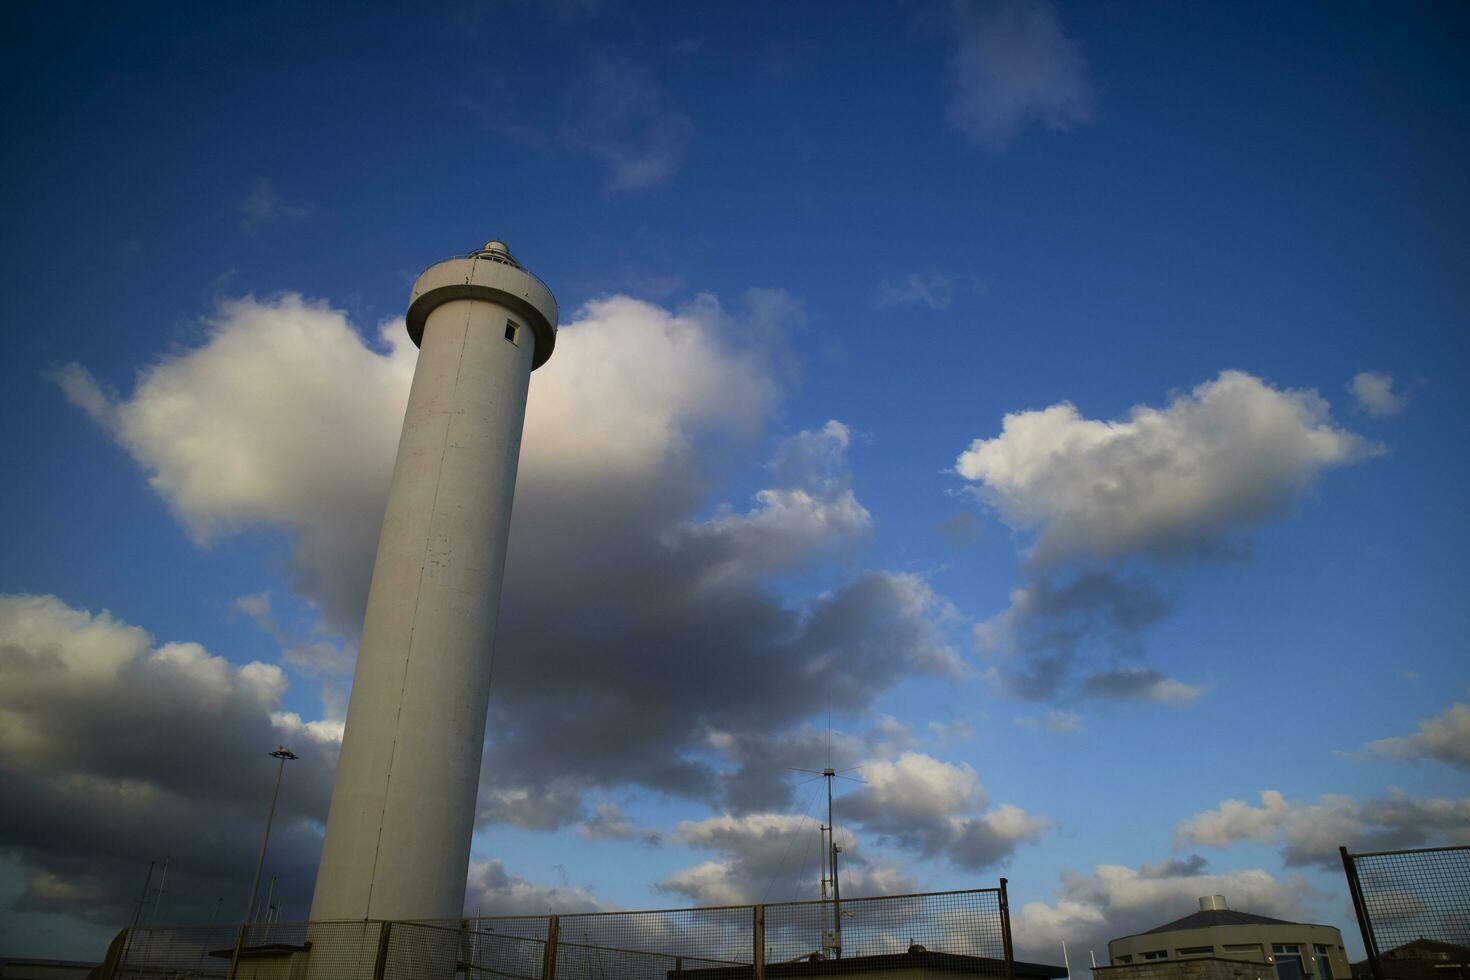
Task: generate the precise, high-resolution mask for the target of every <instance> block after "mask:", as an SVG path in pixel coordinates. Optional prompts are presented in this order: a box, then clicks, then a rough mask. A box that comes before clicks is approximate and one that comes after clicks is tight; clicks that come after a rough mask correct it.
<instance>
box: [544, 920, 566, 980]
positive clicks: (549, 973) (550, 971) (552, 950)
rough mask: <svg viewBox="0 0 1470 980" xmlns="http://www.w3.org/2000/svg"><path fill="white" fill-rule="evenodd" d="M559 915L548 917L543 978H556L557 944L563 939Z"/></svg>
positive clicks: (551, 979) (547, 979) (550, 979)
mask: <svg viewBox="0 0 1470 980" xmlns="http://www.w3.org/2000/svg"><path fill="white" fill-rule="evenodd" d="M560 933H561V924H560V922H559V921H558V918H557V916H554V915H551V916H547V918H546V948H545V949H544V950H542V951H541V980H556V946H557V943H559V942H560V941H561V939H560Z"/></svg>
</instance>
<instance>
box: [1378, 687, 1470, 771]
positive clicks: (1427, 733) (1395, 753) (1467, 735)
mask: <svg viewBox="0 0 1470 980" xmlns="http://www.w3.org/2000/svg"><path fill="white" fill-rule="evenodd" d="M1363 748H1364V750H1365V751H1367V752H1371V753H1372V754H1374V755H1381V756H1387V757H1389V758H1392V759H1414V760H1418V759H1437V760H1439V761H1440V762H1443V763H1445V764H1446V765H1450V766H1454V767H1455V768H1456V769H1466V770H1470V704H1458V703H1457V704H1452V705H1450V706H1449V707H1448V708H1446V709H1445V710H1444V711H1443V712H1441V713H1440V714H1437V715H1433V716H1431V717H1429V718H1425V719H1423V720H1422V721H1420V722H1419V730H1418V731H1417V732H1415V733H1414V734H1412V735H1399V736H1396V737H1394V738H1380V739H1378V740H1377V741H1373V742H1369V743H1368V744H1367V745H1365V746H1363Z"/></svg>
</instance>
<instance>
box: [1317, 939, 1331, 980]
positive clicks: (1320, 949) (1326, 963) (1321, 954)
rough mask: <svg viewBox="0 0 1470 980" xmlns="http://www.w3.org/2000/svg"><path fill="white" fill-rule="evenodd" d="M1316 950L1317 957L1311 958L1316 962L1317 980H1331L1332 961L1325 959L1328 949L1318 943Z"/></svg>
mask: <svg viewBox="0 0 1470 980" xmlns="http://www.w3.org/2000/svg"><path fill="white" fill-rule="evenodd" d="M1316 949H1317V955H1316V956H1315V957H1313V958H1314V959H1315V960H1316V961H1317V980H1332V961H1331V960H1329V959H1328V958H1327V949H1328V947H1326V946H1323V945H1321V944H1320V943H1319V944H1318V945H1317V947H1316Z"/></svg>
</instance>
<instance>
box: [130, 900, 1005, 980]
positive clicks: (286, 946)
mask: <svg viewBox="0 0 1470 980" xmlns="http://www.w3.org/2000/svg"><path fill="white" fill-rule="evenodd" d="M1003 914H1004V913H1003V909H1002V902H1001V895H1000V893H999V891H998V890H997V889H978V890H974V891H964V892H943V893H936V894H925V895H900V896H890V897H884V898H853V899H847V900H845V901H843V902H842V903H841V905H840V907H839V906H838V905H837V904H836V903H834V902H830V901H812V902H788V903H781V904H775V905H763V906H750V905H739V906H726V907H717V908H689V909H664V910H659V911H639V912H596V913H577V914H569V915H551V916H545V915H521V916H476V917H473V918H465V919H451V920H445V921H437V920H436V921H420V922H406V921H394V922H381V921H376V920H369V921H355V922H279V923H252V924H251V925H249V926H248V927H243V926H240V925H236V924H218V925H210V926H142V927H139V928H136V929H132V930H129V931H128V932H126V933H125V934H124V935H123V936H122V937H121V939H120V941H119V943H115V944H114V949H117V950H120V952H118V953H117V960H116V963H115V964H114V966H113V967H112V969H111V972H110V974H107V975H105V976H104V977H103V978H102V980H757V978H758V977H760V978H761V980H764V977H766V976H770V977H777V976H794V975H796V974H797V973H805V972H815V973H822V974H824V975H825V974H830V973H832V972H833V971H834V969H835V968H836V967H837V966H838V963H837V962H836V961H838V960H842V961H844V962H843V963H842V964H841V966H842V967H843V968H844V971H845V970H846V969H847V968H858V967H859V966H860V965H861V966H862V967H863V968H865V969H880V970H886V969H900V968H902V969H908V968H914V967H926V966H937V967H944V968H946V969H959V970H960V971H962V972H965V973H970V974H975V975H991V974H993V975H996V976H1002V975H1004V974H1005V948H1006V947H1005V940H1004V934H1003V922H1004V920H1003ZM111 955H112V954H111V953H110V954H109V956H111ZM859 959H861V960H863V963H862V964H858V963H857V962H855V961H857V960H859ZM844 971H838V972H844Z"/></svg>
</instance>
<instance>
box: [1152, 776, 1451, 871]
mask: <svg viewBox="0 0 1470 980" xmlns="http://www.w3.org/2000/svg"><path fill="white" fill-rule="evenodd" d="M1174 841H1175V844H1176V845H1178V846H1186V845H1198V844H1205V845H1211V846H1215V847H1226V846H1229V845H1231V844H1236V843H1241V842H1256V843H1266V844H1280V845H1281V855H1282V859H1283V860H1284V861H1285V863H1286V864H1287V865H1318V866H1320V867H1323V868H1327V869H1333V868H1335V867H1338V866H1339V864H1338V861H1339V857H1338V850H1337V849H1338V847H1339V846H1342V845H1346V846H1347V847H1348V848H1349V849H1351V850H1355V851H1380V850H1390V849H1393V848H1401V847H1419V846H1424V845H1428V844H1442V843H1448V844H1466V843H1470V798H1461V799H1443V798H1433V797H1419V796H1413V795H1410V794H1408V793H1404V792H1402V791H1399V790H1394V791H1390V792H1389V793H1388V794H1386V795H1385V796H1382V797H1378V798H1375V799H1368V800H1358V799H1356V798H1354V797H1352V796H1347V795H1343V794H1331V795H1326V796H1322V797H1320V798H1319V799H1318V800H1316V801H1315V802H1294V801H1292V800H1289V799H1287V798H1286V796H1285V795H1284V794H1282V793H1281V792H1279V791H1277V790H1269V789H1268V790H1262V791H1261V794H1260V802H1259V803H1256V804H1252V803H1248V802H1246V801H1245V800H1225V801H1223V802H1222V803H1221V804H1220V805H1219V806H1218V807H1215V808H1214V809H1213V810H1205V811H1202V812H1200V813H1196V814H1195V815H1194V816H1192V817H1190V818H1189V819H1187V820H1183V821H1181V822H1180V823H1179V826H1178V827H1177V828H1176V829H1175V831H1174Z"/></svg>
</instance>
